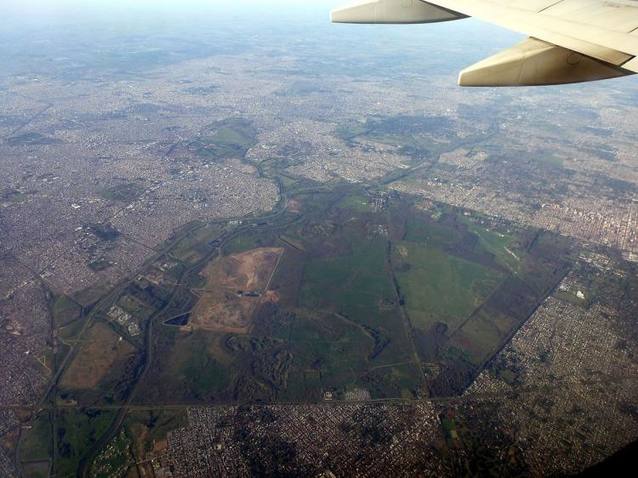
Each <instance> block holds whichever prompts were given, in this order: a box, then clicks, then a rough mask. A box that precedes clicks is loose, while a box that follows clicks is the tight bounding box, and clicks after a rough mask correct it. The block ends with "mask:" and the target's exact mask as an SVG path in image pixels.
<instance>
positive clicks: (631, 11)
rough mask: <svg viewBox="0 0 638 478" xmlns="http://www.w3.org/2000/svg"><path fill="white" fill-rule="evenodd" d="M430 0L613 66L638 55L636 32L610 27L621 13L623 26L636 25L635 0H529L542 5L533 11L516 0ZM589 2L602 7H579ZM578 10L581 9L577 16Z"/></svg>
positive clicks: (637, 21)
mask: <svg viewBox="0 0 638 478" xmlns="http://www.w3.org/2000/svg"><path fill="white" fill-rule="evenodd" d="M429 1H430V2H432V3H434V4H436V5H440V6H442V7H444V8H448V9H453V10H455V11H458V12H460V13H463V14H465V15H468V16H472V17H476V18H479V19H481V20H486V21H489V22H492V23H495V24H497V25H501V26H503V27H506V28H510V29H512V30H515V31H518V32H521V33H526V34H527V35H530V36H532V37H534V38H541V39H543V40H545V41H547V42H550V43H553V44H555V45H559V46H562V47H563V48H567V49H569V50H574V51H577V52H579V53H582V54H583V55H587V56H591V57H593V58H596V59H598V60H601V61H604V62H606V63H611V64H613V65H616V66H620V65H622V64H623V63H625V62H627V61H629V60H630V59H631V58H633V57H634V56H638V36H635V35H631V34H629V31H618V30H612V29H610V28H609V25H615V23H614V22H616V21H618V18H620V17H622V18H623V25H622V28H623V29H625V30H629V29H632V28H637V27H638V8H637V7H636V5H634V4H633V3H634V2H623V1H621V0H614V1H612V0H608V1H606V2H603V1H602V0H562V1H555V2H554V3H553V4H550V5H545V6H544V7H543V5H544V3H543V2H532V3H533V4H534V6H535V7H541V8H540V9H539V10H537V11H536V12H534V11H530V10H529V5H528V6H527V7H523V5H524V3H522V2H521V1H519V0H514V1H511V0H510V1H508V0H500V1H498V0H429ZM588 2H591V4H592V5H597V6H600V5H601V4H604V5H603V7H604V10H603V11H600V10H599V11H598V14H597V15H590V14H589V11H587V10H582V9H581V7H582V6H583V5H584V4H587V3H588ZM570 8H571V10H570ZM577 11H581V14H580V16H579V15H577V14H576V12H577ZM583 12H585V13H583ZM601 12H602V13H601ZM572 15H573V18H572ZM632 25H633V27H632Z"/></svg>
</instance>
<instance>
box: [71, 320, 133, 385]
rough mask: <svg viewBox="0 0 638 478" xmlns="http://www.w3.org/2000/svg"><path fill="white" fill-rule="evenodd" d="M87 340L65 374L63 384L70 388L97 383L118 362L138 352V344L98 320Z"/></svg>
mask: <svg viewBox="0 0 638 478" xmlns="http://www.w3.org/2000/svg"><path fill="white" fill-rule="evenodd" d="M84 341H85V342H84V343H83V344H82V346H81V349H80V351H79V353H78V354H77V355H76V356H75V358H74V359H73V362H71V365H70V366H69V368H68V369H67V370H66V373H65V374H64V375H63V376H62V381H61V386H62V387H63V388H69V389H89V388H94V387H96V386H97V384H98V383H100V381H101V380H102V379H103V378H104V376H105V375H106V374H107V373H108V372H109V370H110V369H111V368H112V367H113V365H115V364H116V363H117V362H123V361H125V360H127V359H128V358H129V357H131V356H132V355H133V354H134V353H135V348H134V347H133V346H132V345H131V344H130V343H129V342H127V341H126V340H120V337H119V336H118V335H117V334H116V333H115V332H113V331H112V330H111V328H110V327H108V326H106V325H104V324H101V323H99V322H98V323H96V324H95V325H94V326H93V327H91V329H90V330H89V331H88V332H87V334H86V336H85V338H84Z"/></svg>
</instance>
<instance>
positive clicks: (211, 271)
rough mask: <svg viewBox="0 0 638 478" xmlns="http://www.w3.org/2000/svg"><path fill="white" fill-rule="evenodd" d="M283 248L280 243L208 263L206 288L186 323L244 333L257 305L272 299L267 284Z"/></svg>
mask: <svg viewBox="0 0 638 478" xmlns="http://www.w3.org/2000/svg"><path fill="white" fill-rule="evenodd" d="M283 252H284V250H283V248H280V247H261V248H259V249H253V250H250V251H247V252H242V253H241V254H232V255H230V256H226V257H222V258H219V259H217V260H215V261H213V262H212V263H211V264H209V265H208V266H207V267H206V269H204V271H203V272H202V274H203V275H204V276H205V277H206V279H207V281H206V288H205V290H204V291H203V292H202V296H201V298H200V300H199V301H198V302H197V304H196V305H195V308H194V309H193V313H192V321H191V323H190V324H189V326H191V327H193V328H201V329H206V330H215V331H222V332H229V333H247V332H248V329H249V327H250V323H251V321H252V316H253V313H254V311H255V308H256V307H257V305H259V304H260V303H261V302H262V301H263V300H272V297H273V296H272V294H269V291H268V287H269V285H270V279H271V277H272V275H273V273H274V272H275V269H276V267H277V264H278V263H279V259H280V258H281V255H282V254H283Z"/></svg>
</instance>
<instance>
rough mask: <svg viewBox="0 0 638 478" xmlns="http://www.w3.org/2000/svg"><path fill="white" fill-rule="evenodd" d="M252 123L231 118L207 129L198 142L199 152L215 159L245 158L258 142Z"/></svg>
mask: <svg viewBox="0 0 638 478" xmlns="http://www.w3.org/2000/svg"><path fill="white" fill-rule="evenodd" d="M256 137H257V130H256V129H255V128H254V127H253V126H252V124H251V123H250V121H247V120H244V119H242V118H230V119H227V120H224V121H220V122H218V123H214V124H212V125H209V126H208V127H206V128H205V129H204V130H203V131H202V133H201V135H200V136H199V138H198V139H197V142H196V147H197V152H198V154H200V155H201V156H203V157H210V158H213V159H226V158H240V159H241V158H243V157H244V156H245V154H246V152H247V151H248V150H249V149H250V148H252V147H253V146H254V145H255V144H256V142H257V140H256Z"/></svg>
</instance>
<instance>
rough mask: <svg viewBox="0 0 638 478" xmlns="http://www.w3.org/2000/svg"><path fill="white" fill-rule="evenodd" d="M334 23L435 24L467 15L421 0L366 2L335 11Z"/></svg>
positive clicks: (372, 0) (370, 0) (332, 18)
mask: <svg viewBox="0 0 638 478" xmlns="http://www.w3.org/2000/svg"><path fill="white" fill-rule="evenodd" d="M330 17H331V20H332V22H333V23H435V22H447V21H450V20H458V19H459V18H465V15H462V14H460V13H457V12H454V11H451V10H448V9H446V8H442V7H439V6H437V5H432V4H429V3H425V2H422V1H420V0H364V1H362V2H359V3H355V4H353V5H349V6H347V7H343V8H339V9H336V10H333V11H332V12H331V14H330Z"/></svg>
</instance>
